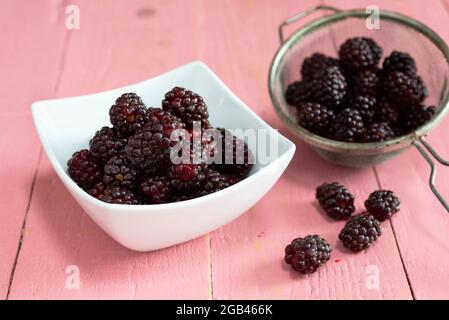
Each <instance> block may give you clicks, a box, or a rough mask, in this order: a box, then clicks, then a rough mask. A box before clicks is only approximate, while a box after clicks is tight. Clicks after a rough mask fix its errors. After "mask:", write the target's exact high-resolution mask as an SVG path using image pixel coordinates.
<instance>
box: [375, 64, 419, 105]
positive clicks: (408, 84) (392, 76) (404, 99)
mask: <svg viewBox="0 0 449 320" xmlns="http://www.w3.org/2000/svg"><path fill="white" fill-rule="evenodd" d="M382 90H383V92H384V94H385V95H386V97H387V98H389V99H390V100H391V101H392V102H394V103H396V104H398V105H399V106H401V107H409V106H411V105H416V104H419V103H420V102H421V101H423V100H424V98H425V97H427V89H426V87H425V85H424V83H423V81H422V79H421V78H420V77H419V76H418V75H414V74H412V75H410V74H405V73H403V72H400V71H393V72H390V73H388V74H387V75H386V77H385V78H384V79H383V80H382Z"/></svg>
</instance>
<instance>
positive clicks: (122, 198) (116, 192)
mask: <svg viewBox="0 0 449 320" xmlns="http://www.w3.org/2000/svg"><path fill="white" fill-rule="evenodd" d="M99 200H101V201H104V202H107V203H115V204H141V203H142V201H141V200H140V199H139V197H138V196H137V195H136V194H135V193H134V192H133V191H132V190H131V189H129V188H127V187H122V186H119V185H111V186H108V187H107V188H106V190H105V191H104V194H103V195H102V196H100V198H99Z"/></svg>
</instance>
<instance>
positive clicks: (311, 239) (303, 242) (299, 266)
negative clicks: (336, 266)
mask: <svg viewBox="0 0 449 320" xmlns="http://www.w3.org/2000/svg"><path fill="white" fill-rule="evenodd" d="M331 253H332V246H331V245H330V244H329V243H328V242H327V241H326V240H324V239H323V238H321V237H320V236H317V235H313V236H310V235H309V236H306V237H305V238H296V239H294V240H293V241H292V242H291V243H290V244H289V245H287V247H285V257H284V259H285V262H286V263H287V264H289V265H291V266H292V268H293V269H294V270H295V271H298V272H300V273H302V274H308V273H314V272H315V271H316V270H317V269H318V268H319V267H320V266H322V265H323V264H325V263H326V262H327V261H328V260H329V259H330V257H331Z"/></svg>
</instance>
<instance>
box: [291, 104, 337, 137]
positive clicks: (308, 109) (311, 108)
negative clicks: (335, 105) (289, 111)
mask: <svg viewBox="0 0 449 320" xmlns="http://www.w3.org/2000/svg"><path fill="white" fill-rule="evenodd" d="M298 110H299V111H298V122H299V124H300V125H301V126H302V127H303V128H305V129H307V130H309V131H310V132H313V133H316V134H321V135H326V134H327V131H328V130H329V126H330V124H331V123H332V122H334V121H335V114H334V111H332V110H330V109H328V108H327V107H325V106H323V105H321V104H319V103H313V102H306V103H303V104H301V105H300V106H299V108H298Z"/></svg>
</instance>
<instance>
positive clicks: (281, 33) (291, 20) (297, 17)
mask: <svg viewBox="0 0 449 320" xmlns="http://www.w3.org/2000/svg"><path fill="white" fill-rule="evenodd" d="M320 10H330V11H334V12H340V11H341V10H340V9H337V8H335V7H330V6H316V7H312V8H309V9H306V10H304V11H302V12H300V13H298V14H296V15H294V16H293V17H291V18H289V19H287V20H285V21H284V22H282V23H281V24H280V25H279V29H278V32H279V40H280V41H281V44H282V43H284V28H285V27H286V26H288V25H290V24H292V23H294V22H296V21H298V20H300V19H302V18H304V17H307V16H308V15H310V14H312V13H314V12H316V11H320Z"/></svg>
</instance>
